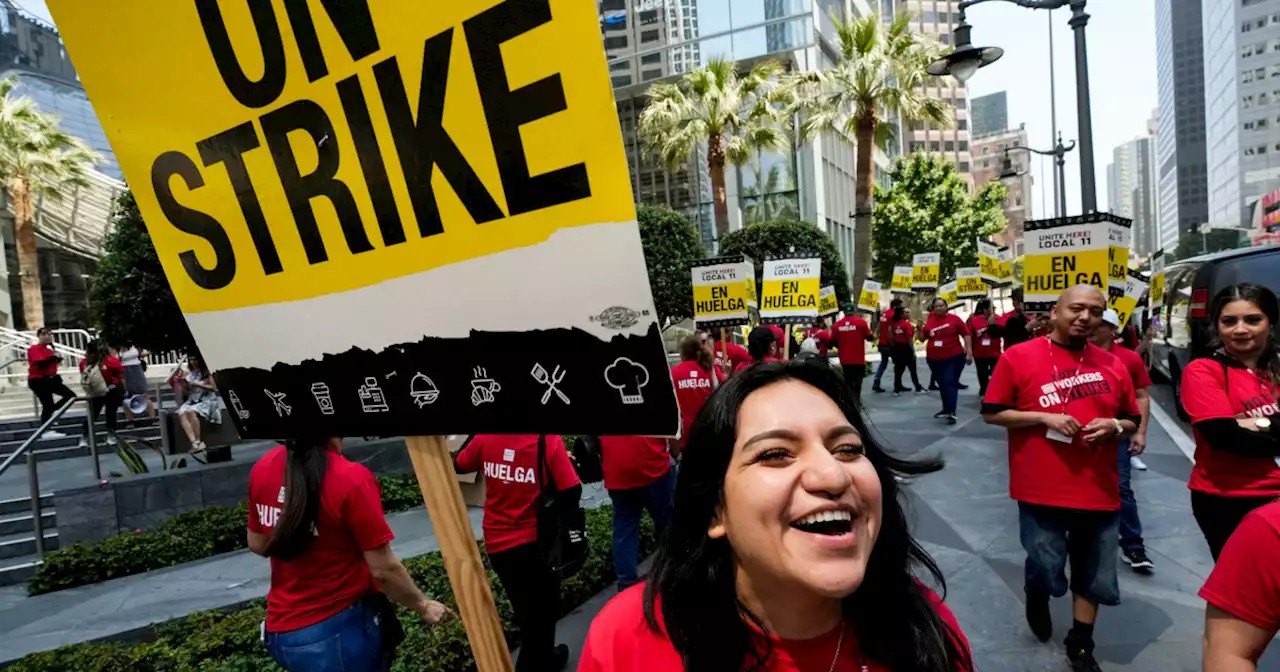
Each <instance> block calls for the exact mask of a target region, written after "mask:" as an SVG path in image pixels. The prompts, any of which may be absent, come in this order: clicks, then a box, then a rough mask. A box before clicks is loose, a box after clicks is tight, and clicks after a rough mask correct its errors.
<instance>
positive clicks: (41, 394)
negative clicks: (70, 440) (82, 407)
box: [27, 327, 76, 439]
mask: <svg viewBox="0 0 1280 672" xmlns="http://www.w3.org/2000/svg"><path fill="white" fill-rule="evenodd" d="M27 387H29V388H31V391H32V392H33V393H35V395H36V398H37V399H39V400H40V424H44V422H45V420H48V419H49V417H50V416H52V415H53V412H54V411H56V410H58V409H59V408H61V407H62V405H63V404H66V403H67V402H68V401H70V400H72V399H75V398H76V393H75V392H72V391H71V390H69V389H67V385H66V384H65V383H63V382H62V376H59V375H58V354H57V353H55V352H54V351H53V332H50V331H49V328H48V327H40V328H39V329H37V330H36V343H35V345H32V346H31V347H30V348H27ZM55 394H56V395H58V403H57V404H54V403H53V395H55ZM64 437H66V434H63V433H62V432H59V431H56V430H53V429H50V430H49V431H47V432H45V433H44V436H43V438H46V439H61V438H64Z"/></svg>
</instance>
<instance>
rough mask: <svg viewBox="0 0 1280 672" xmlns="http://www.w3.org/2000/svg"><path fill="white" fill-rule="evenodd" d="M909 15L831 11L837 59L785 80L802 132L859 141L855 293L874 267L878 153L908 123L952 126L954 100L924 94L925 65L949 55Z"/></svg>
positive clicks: (809, 136) (804, 135)
mask: <svg viewBox="0 0 1280 672" xmlns="http://www.w3.org/2000/svg"><path fill="white" fill-rule="evenodd" d="M911 18H912V16H911V13H910V12H902V13H900V14H898V15H897V17H896V18H895V19H894V21H893V23H892V24H890V25H887V26H886V25H884V24H883V23H881V21H880V17H879V16H877V15H874V14H873V15H869V16H864V17H853V18H849V19H848V20H845V19H842V18H840V17H839V16H834V15H833V16H832V17H831V20H832V22H833V23H834V24H835V25H836V31H837V33H838V35H839V38H840V56H839V59H838V60H837V62H836V63H835V64H834V65H832V66H831V67H829V68H827V69H826V70H824V71H822V72H806V73H796V74H794V75H792V76H790V77H789V78H788V80H787V88H788V89H790V90H791V92H792V98H791V106H790V108H789V110H788V111H789V112H790V113H793V114H799V115H800V116H801V119H802V120H801V122H800V137H801V139H803V140H810V139H812V138H813V137H814V136H816V135H818V134H819V133H821V132H823V131H826V130H836V131H840V132H842V133H844V134H846V135H852V136H853V137H854V138H855V140H856V142H857V166H856V175H855V176H854V180H855V188H854V229H853V248H854V261H853V296H858V295H859V293H860V292H861V291H862V281H863V279H864V278H865V277H866V276H867V274H868V273H870V271H871V213H872V190H873V187H874V180H873V177H872V153H873V152H874V151H875V148H877V147H879V148H880V149H882V150H884V149H887V148H888V146H889V143H890V142H891V141H892V140H893V138H894V136H895V135H896V133H897V126H896V124H895V123H894V122H893V121H892V119H894V118H897V119H899V120H900V121H901V122H902V123H907V124H909V123H913V122H929V123H932V124H934V125H935V126H938V127H947V126H950V124H951V105H950V104H949V103H947V102H946V101H944V100H943V99H941V98H935V97H933V96H930V95H928V94H927V93H926V92H925V88H924V87H925V86H926V85H927V84H930V83H931V81H930V80H931V79H932V78H931V76H930V75H929V74H928V73H927V72H926V71H925V68H926V67H927V66H928V65H929V63H931V62H932V61H934V60H936V59H937V58H938V57H939V56H940V55H941V54H942V53H943V52H944V48H943V47H942V45H941V44H939V43H938V42H936V41H934V40H933V39H932V38H928V37H925V36H923V35H919V34H917V33H912V32H911V30H910V26H911Z"/></svg>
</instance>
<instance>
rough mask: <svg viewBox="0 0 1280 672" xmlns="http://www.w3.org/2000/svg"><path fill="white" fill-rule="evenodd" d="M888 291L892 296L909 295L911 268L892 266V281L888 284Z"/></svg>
mask: <svg viewBox="0 0 1280 672" xmlns="http://www.w3.org/2000/svg"><path fill="white" fill-rule="evenodd" d="M889 291H891V292H893V293H894V294H910V293H911V267H910V266H894V267H893V281H892V282H891V283H890V284H889Z"/></svg>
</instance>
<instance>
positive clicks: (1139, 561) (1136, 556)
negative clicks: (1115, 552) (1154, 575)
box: [1123, 548, 1156, 574]
mask: <svg viewBox="0 0 1280 672" xmlns="http://www.w3.org/2000/svg"><path fill="white" fill-rule="evenodd" d="M1123 555H1124V561H1125V562H1127V563H1129V567H1131V568H1132V569H1133V571H1135V572H1137V573H1139V574H1150V573H1151V572H1152V570H1154V569H1155V568H1156V563H1154V562H1151V558H1148V557H1147V551H1146V549H1144V548H1134V549H1130V550H1127V551H1125V552H1124V554H1123Z"/></svg>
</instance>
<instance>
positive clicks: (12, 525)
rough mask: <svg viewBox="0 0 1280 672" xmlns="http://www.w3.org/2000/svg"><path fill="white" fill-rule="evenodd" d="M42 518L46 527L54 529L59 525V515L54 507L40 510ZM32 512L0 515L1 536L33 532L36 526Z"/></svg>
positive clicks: (46, 528)
mask: <svg viewBox="0 0 1280 672" xmlns="http://www.w3.org/2000/svg"><path fill="white" fill-rule="evenodd" d="M40 519H41V520H43V521H44V529H45V530H52V529H53V528H54V527H56V526H57V525H58V516H57V514H56V513H54V511H53V509H42V510H41V511H40ZM34 520H35V519H34V518H32V516H31V512H29V511H28V512H27V513H16V514H10V515H7V516H0V537H5V536H8V535H11V534H24V533H25V534H31V532H32V530H34V529H35V526H34V525H33V524H32V522H33V521H34Z"/></svg>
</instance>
